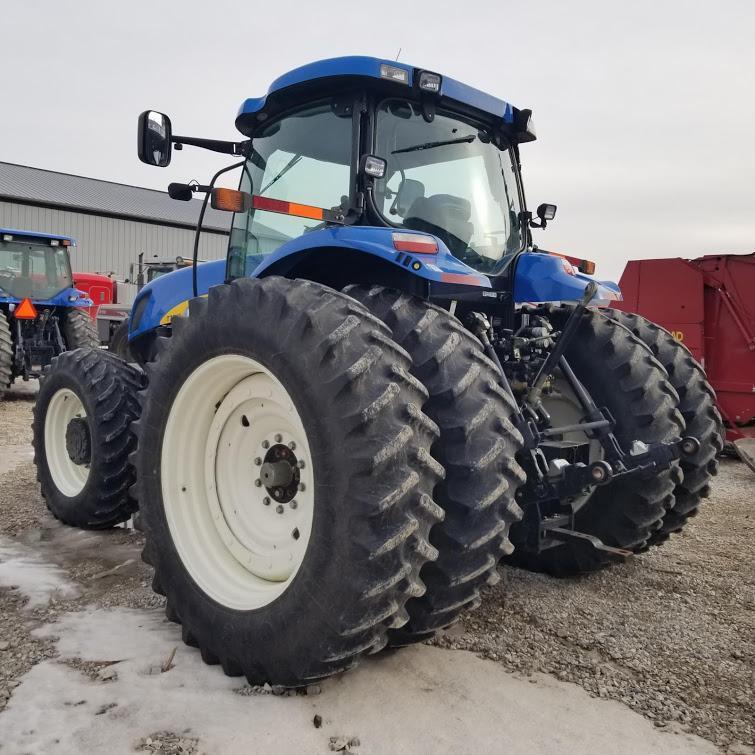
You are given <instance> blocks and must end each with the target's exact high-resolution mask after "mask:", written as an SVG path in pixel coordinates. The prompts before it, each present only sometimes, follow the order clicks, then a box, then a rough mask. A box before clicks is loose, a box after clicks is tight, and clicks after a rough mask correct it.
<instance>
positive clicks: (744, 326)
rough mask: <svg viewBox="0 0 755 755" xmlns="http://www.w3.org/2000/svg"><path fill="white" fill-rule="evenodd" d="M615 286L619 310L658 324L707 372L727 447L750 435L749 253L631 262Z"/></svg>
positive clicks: (753, 312) (754, 271)
mask: <svg viewBox="0 0 755 755" xmlns="http://www.w3.org/2000/svg"><path fill="white" fill-rule="evenodd" d="M619 285H620V287H621V291H622V293H623V295H624V301H623V302H617V303H616V308H617V309H621V310H624V311H625V312H635V313H637V314H640V315H642V316H643V317H647V318H648V320H652V321H653V322H656V323H658V324H659V325H662V326H663V327H664V328H666V329H667V330H669V331H670V332H671V333H672V335H673V336H674V337H675V338H677V339H678V340H680V341H681V342H682V343H684V345H685V346H687V348H689V350H690V351H691V352H692V354H693V355H694V357H695V358H696V359H697V360H698V361H699V362H700V363H701V364H702V365H703V366H704V367H705V369H706V372H707V373H708V377H709V379H710V381H711V383H712V385H713V387H714V388H715V390H716V394H717V397H718V406H719V409H720V410H721V414H722V415H723V417H724V419H725V420H726V421H727V424H728V425H729V431H728V433H727V438H728V440H731V441H734V440H737V439H738V438H742V437H744V436H751V435H754V434H755V254H742V255H734V254H720V255H709V256H706V257H699V258H698V259H694V260H683V259H679V258H675V259H660V260H633V261H631V262H628V263H627V266H626V269H625V270H624V274H623V275H622V276H621V281H620V284H619ZM748 425H749V427H747V426H748Z"/></svg>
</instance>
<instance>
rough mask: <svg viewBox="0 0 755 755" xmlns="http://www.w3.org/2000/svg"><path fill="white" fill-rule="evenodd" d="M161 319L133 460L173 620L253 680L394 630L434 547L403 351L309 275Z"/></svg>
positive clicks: (419, 419)
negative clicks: (166, 332)
mask: <svg viewBox="0 0 755 755" xmlns="http://www.w3.org/2000/svg"><path fill="white" fill-rule="evenodd" d="M172 329H173V333H172V336H171V337H170V338H169V339H166V338H163V339H160V340H158V344H157V355H156V358H155V360H154V361H152V362H150V363H148V364H147V365H146V371H147V373H148V377H149V389H148V390H146V391H144V393H143V402H144V406H143V411H142V416H141V419H140V420H139V422H138V423H137V433H138V436H139V446H138V451H137V454H136V466H137V490H138V498H139V502H140V508H141V513H142V515H143V519H144V529H145V535H146V546H145V550H144V554H143V555H144V559H145V561H147V562H148V563H150V564H152V565H153V566H154V568H155V580H154V583H153V586H154V588H155V590H156V591H157V592H160V593H162V594H164V595H166V596H167V608H166V612H167V615H168V617H169V618H170V619H171V620H173V621H176V622H178V623H180V624H182V631H183V639H184V641H185V642H186V643H187V644H189V645H193V646H196V647H199V649H200V650H201V653H202V658H203V659H204V660H205V661H206V662H207V663H220V664H221V665H222V667H223V670H224V671H225V672H226V673H227V674H229V675H241V674H243V675H245V676H246V678H247V679H248V680H249V681H250V683H255V684H259V683H263V682H270V683H273V684H281V685H286V686H300V685H304V684H307V683H310V682H312V681H314V680H316V679H320V678H322V677H326V676H329V675H331V674H334V673H336V672H339V671H342V670H345V669H347V668H350V667H351V666H353V665H354V664H355V663H356V662H357V661H358V659H359V658H360V657H361V656H362V655H364V654H366V653H370V652H375V651H377V650H379V649H381V648H382V647H384V645H385V643H386V641H387V632H388V629H389V628H395V627H398V626H401V625H402V624H404V623H406V621H407V619H408V615H407V613H406V610H405V608H404V605H405V603H406V601H407V600H409V598H411V597H415V596H417V595H420V594H421V593H422V592H423V591H424V586H423V585H422V583H421V581H420V579H419V572H420V568H421V567H422V566H423V565H424V564H425V562H427V561H428V560H432V559H434V558H436V557H437V552H436V551H435V549H434V548H433V547H432V546H431V545H430V543H429V542H428V536H429V532H430V528H431V526H432V525H433V524H435V522H436V521H438V519H439V518H440V517H441V516H442V511H441V510H440V509H439V507H438V506H437V505H436V504H435V503H434V502H433V500H432V497H431V494H432V490H433V488H434V487H435V484H436V482H437V480H438V478H439V477H440V476H442V473H443V469H442V467H441V466H440V465H439V464H438V463H437V462H436V461H434V460H433V459H432V457H431V456H430V447H431V445H432V442H433V441H434V440H435V438H436V437H437V434H438V430H437V427H436V426H435V424H434V423H433V422H432V421H430V420H429V419H428V418H427V417H426V416H425V415H424V413H423V412H422V410H421V406H422V404H423V403H424V402H425V401H426V399H427V392H426V391H425V389H424V388H423V387H422V385H421V384H420V383H419V382H418V381H417V380H416V379H415V378H413V377H412V376H411V374H410V372H409V370H410V367H411V360H410V359H409V357H408V355H407V354H406V352H405V351H404V350H403V349H401V348H400V347H399V346H398V345H396V343H395V342H394V341H393V340H392V339H391V337H390V332H389V331H388V329H387V328H386V327H385V326H384V325H383V324H382V323H380V322H379V321H378V320H377V319H376V318H374V317H373V316H372V315H370V314H369V313H368V312H367V310H365V309H364V308H363V307H362V306H361V305H359V304H358V303H357V302H355V301H354V300H353V299H350V298H349V297H347V296H344V295H343V294H340V293H338V292H336V291H333V290H331V289H328V288H325V287H324V286H321V285H319V284H315V283H311V282H308V281H300V280H286V279H283V278H274V277H272V278H265V279H263V280H254V279H242V280H237V281H234V282H233V283H232V284H230V285H220V286H215V287H213V288H212V289H210V294H209V297H208V298H199V299H194V300H192V302H191V303H190V307H189V317H188V318H186V317H182V318H175V319H174V320H173V323H172ZM294 501H295V502H296V504H294Z"/></svg>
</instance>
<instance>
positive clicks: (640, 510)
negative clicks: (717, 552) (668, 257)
mask: <svg viewBox="0 0 755 755" xmlns="http://www.w3.org/2000/svg"><path fill="white" fill-rule="evenodd" d="M547 311H548V317H549V318H550V320H551V322H552V323H553V325H554V327H555V328H556V329H557V330H560V329H562V328H563V326H564V324H565V322H566V319H567V317H568V315H569V314H570V313H571V311H572V308H571V306H569V305H562V306H556V307H548V308H547ZM566 358H567V359H568V361H569V364H570V365H571V367H572V369H573V370H574V372H575V373H576V375H577V377H578V378H579V379H580V381H581V382H582V383H583V384H584V385H585V387H586V388H587V390H588V391H589V392H590V394H591V395H592V397H593V399H594V400H595V403H596V404H597V405H598V406H599V407H607V408H608V410H609V411H610V412H611V414H612V415H613V417H614V419H615V420H616V427H615V428H614V434H615V435H616V437H617V439H618V440H619V442H620V443H621V444H622V447H623V448H625V449H628V448H629V444H631V442H632V441H633V440H640V441H643V442H645V443H653V442H661V441H664V442H665V441H671V440H675V439H678V438H680V437H681V436H682V435H683V434H684V429H685V425H684V419H683V417H682V416H681V414H680V413H679V411H678V409H677V405H678V401H679V398H678V396H677V394H676V391H675V390H674V388H673V387H672V385H671V384H670V383H669V381H668V377H667V374H666V371H665V370H664V369H663V367H662V366H661V364H660V363H659V362H658V361H657V360H656V359H655V357H654V356H653V355H652V354H651V353H650V352H649V351H648V349H647V348H646V347H645V345H644V344H643V343H642V342H641V341H640V340H639V339H638V338H636V337H635V336H634V335H633V334H632V333H631V332H630V331H628V330H627V329H626V328H625V327H623V326H622V325H619V324H618V323H617V322H616V321H614V320H612V319H610V318H609V317H607V316H606V315H605V314H603V313H601V312H599V311H596V310H588V311H587V312H586V313H585V315H584V317H583V319H582V323H581V325H580V328H579V331H578V333H577V335H576V336H575V338H574V340H573V342H572V343H571V345H570V346H569V348H568V349H567V351H566ZM681 479H682V475H681V471H680V469H679V466H678V464H675V465H674V466H672V467H671V468H670V469H669V470H666V471H665V472H661V473H660V474H657V475H653V476H650V477H642V476H632V477H629V478H625V479H621V478H619V479H618V480H615V481H613V482H611V483H609V484H608V485H605V486H603V487H599V488H596V489H595V491H594V493H593V494H592V496H591V497H590V499H589V500H588V501H587V502H586V503H585V505H584V506H583V507H582V508H581V509H579V510H578V511H577V513H576V517H575V527H576V529H577V530H578V531H580V532H586V533H588V534H590V535H595V536H597V537H598V538H600V539H601V540H602V541H603V542H604V543H605V544H606V545H611V546H614V547H617V548H623V549H626V550H638V549H641V548H643V547H644V546H645V544H646V543H647V542H648V541H649V540H650V538H651V537H652V536H653V533H654V532H656V531H657V530H658V529H659V528H660V527H661V524H662V521H663V517H664V515H665V513H666V511H667V510H668V509H669V508H671V506H672V505H673V501H674V498H673V494H674V489H675V487H676V485H678V484H679V483H680V482H681ZM528 525H529V523H528V522H527V521H526V515H525V520H524V521H522V523H521V524H519V525H515V527H514V528H512V539H513V540H514V543H515V544H516V543H517V542H519V541H520V538H521V539H526V530H525V528H526V527H527V526H528ZM519 528H521V529H519ZM511 562H512V563H513V564H514V565H517V566H522V567H524V568H527V569H533V570H535V571H544V572H547V573H549V574H552V575H554V576H568V575H572V574H578V573H581V572H589V571H594V570H596V569H599V568H601V567H602V566H604V565H606V564H607V563H608V562H609V561H608V558H607V557H606V556H605V555H604V554H603V553H601V552H600V551H596V550H595V549H593V548H591V547H588V546H583V545H581V544H575V543H572V542H569V543H564V544H562V545H558V546H556V547H553V548H549V549H547V550H544V551H542V552H541V553H540V554H533V553H528V552H525V551H524V550H523V549H521V550H520V549H517V550H515V551H514V555H513V557H512V559H511Z"/></svg>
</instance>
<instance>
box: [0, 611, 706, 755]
mask: <svg viewBox="0 0 755 755" xmlns="http://www.w3.org/2000/svg"><path fill="white" fill-rule="evenodd" d="M38 632H39V634H41V635H44V636H56V637H58V638H59V641H58V650H59V652H60V656H61V657H60V658H58V659H50V660H45V661H43V662H42V663H39V664H38V665H36V666H35V667H34V668H32V669H31V671H29V673H27V674H26V675H25V676H24V677H22V680H21V685H20V686H19V687H17V688H16V689H15V690H14V692H13V697H12V698H11V700H10V701H9V703H8V707H7V708H6V710H5V712H4V713H3V714H2V715H0V742H2V743H3V745H4V747H3V751H4V752H8V753H21V752H50V753H53V752H100V751H105V750H106V751H107V752H108V753H109V755H117V754H118V753H124V755H125V753H130V752H133V747H134V744H135V743H136V742H137V741H139V740H140V739H141V738H143V737H146V736H149V735H150V734H153V733H154V732H159V731H170V732H175V733H178V734H180V735H181V736H185V737H196V738H198V739H199V743H198V750H199V752H222V753H249V752H275V753H303V752H307V753H310V752H328V742H329V739H330V737H332V736H346V737H358V738H359V740H360V742H361V744H360V747H359V748H356V749H354V750H352V751H354V752H362V753H364V754H365V755H366V754H367V753H451V752H452V753H458V754H459V755H461V754H463V753H475V754H478V753H487V752H490V753H493V752H495V753H501V752H513V753H523V752H526V753H528V754H530V753H531V754H533V755H536V754H537V753H543V754H545V753H553V752H561V753H577V752H580V753H581V752H601V753H606V754H608V755H611V754H618V753H627V754H629V753H632V754H634V753H637V752H643V753H679V755H681V754H682V753H685V754H689V753H714V752H716V749H715V747H714V746H713V745H712V744H711V743H709V742H706V741H704V740H702V739H699V738H697V737H693V736H690V735H687V734H672V733H666V732H661V731H659V730H658V729H656V728H655V727H654V726H653V724H652V723H651V722H649V721H648V720H647V719H645V718H643V717H642V716H640V715H638V714H636V713H634V712H632V711H631V710H630V709H629V708H627V707H625V706H623V705H621V704H620V703H617V702H614V701H608V700H601V699H597V698H591V697H589V696H588V695H587V693H586V692H585V691H584V690H582V689H581V688H580V687H577V686H576V685H573V684H567V683H564V682H560V681H557V680H555V679H553V678H550V677H547V676H544V675H537V676H535V677H532V678H530V679H527V678H520V677H517V676H514V675H512V674H510V673H507V672H506V671H504V670H503V669H502V668H501V666H499V665H498V664H496V663H493V662H491V661H484V660H481V659H479V658H477V657H476V656H475V655H473V654H471V653H468V652H465V651H460V650H442V649H439V648H434V647H428V646H419V647H413V648H407V649H404V650H401V651H399V652H395V653H392V654H386V655H384V656H381V657H379V658H377V659H373V660H370V661H367V662H365V663H363V664H362V665H361V666H360V667H359V668H358V669H357V670H356V671H354V672H351V673H348V674H345V675H343V676H339V677H337V678H335V679H331V680H328V681H327V682H325V683H324V684H323V685H322V693H321V694H318V695H311V694H308V695H306V696H299V695H296V696H291V697H285V696H284V697H278V696H273V695H271V694H253V695H244V694H238V691H239V690H242V689H244V687H245V685H244V683H243V680H240V679H231V678H228V677H226V676H224V675H223V673H222V671H221V670H220V668H219V667H218V666H212V667H211V666H206V665H204V664H203V663H202V661H201V659H200V657H199V653H198V652H197V651H196V650H193V649H191V648H188V647H186V646H185V645H183V644H182V643H181V639H180V630H179V628H178V627H177V626H176V625H173V624H169V623H167V622H166V621H165V620H164V618H163V616H162V611H161V610H158V609H155V610H129V609H111V610H106V609H91V610H86V611H82V612H79V613H73V614H67V615H64V616H63V617H62V619H61V621H60V622H59V623H57V624H53V625H49V626H47V627H44V628H43V629H42V630H38ZM281 641H282V642H285V637H282V638H281ZM174 648H175V649H176V651H175V657H174V658H173V663H174V664H175V665H174V667H173V668H171V669H170V670H169V671H167V672H164V673H163V672H161V670H160V666H161V664H164V663H165V661H166V659H168V658H169V657H170V654H171V652H172V651H173V649H174ZM72 659H81V660H83V661H98V662H100V663H111V664H112V665H108V666H107V668H108V669H113V670H114V671H115V674H112V675H111V674H110V672H108V673H109V675H111V676H113V677H114V678H113V679H111V680H108V681H101V680H97V679H94V680H93V679H92V678H91V677H90V676H88V675H86V674H85V673H82V671H81V670H79V669H77V668H72V667H71V666H70V665H68V663H71V661H72ZM66 661H67V662H68V663H65V665H64V663H63V662H66ZM75 663H79V661H74V664H75ZM247 691H248V688H247ZM315 714H319V715H320V716H322V720H323V723H322V727H321V728H315V726H314V725H313V717H314V716H315Z"/></svg>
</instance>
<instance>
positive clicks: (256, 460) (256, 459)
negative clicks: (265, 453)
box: [254, 456, 262, 467]
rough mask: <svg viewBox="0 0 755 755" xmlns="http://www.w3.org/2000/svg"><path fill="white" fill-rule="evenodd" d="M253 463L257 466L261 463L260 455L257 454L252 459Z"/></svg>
mask: <svg viewBox="0 0 755 755" xmlns="http://www.w3.org/2000/svg"><path fill="white" fill-rule="evenodd" d="M254 463H255V464H256V465H257V466H258V467H259V466H260V465H261V464H262V459H260V457H259V456H257V457H256V458H255V459H254Z"/></svg>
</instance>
